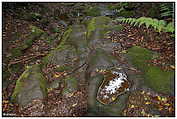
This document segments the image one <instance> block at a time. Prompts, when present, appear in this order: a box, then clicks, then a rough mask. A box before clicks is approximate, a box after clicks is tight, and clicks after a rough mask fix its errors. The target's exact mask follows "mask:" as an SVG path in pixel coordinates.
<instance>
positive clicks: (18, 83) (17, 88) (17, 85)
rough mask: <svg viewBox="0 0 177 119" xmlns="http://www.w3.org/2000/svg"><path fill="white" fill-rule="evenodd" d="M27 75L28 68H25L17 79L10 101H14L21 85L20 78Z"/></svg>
mask: <svg viewBox="0 0 177 119" xmlns="http://www.w3.org/2000/svg"><path fill="white" fill-rule="evenodd" d="M28 76H29V72H28V69H27V70H26V71H24V72H23V74H22V75H21V76H20V78H19V79H18V80H17V82H16V86H15V89H14V92H13V94H12V97H11V100H12V101H16V97H17V95H18V93H19V92H20V91H21V89H22V87H23V81H22V80H23V79H24V78H27V77H28Z"/></svg>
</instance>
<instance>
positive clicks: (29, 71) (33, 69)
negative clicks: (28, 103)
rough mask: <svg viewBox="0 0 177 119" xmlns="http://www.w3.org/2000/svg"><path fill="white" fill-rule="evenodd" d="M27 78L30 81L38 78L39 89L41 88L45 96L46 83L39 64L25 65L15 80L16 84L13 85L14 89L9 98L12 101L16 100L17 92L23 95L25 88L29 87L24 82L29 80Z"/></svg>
mask: <svg viewBox="0 0 177 119" xmlns="http://www.w3.org/2000/svg"><path fill="white" fill-rule="evenodd" d="M29 80H31V81H32V80H33V81H34V80H39V85H40V89H41V90H42V92H43V94H44V96H46V92H47V86H46V85H47V83H46V80H45V77H44V76H43V75H42V73H41V71H40V67H39V65H33V66H28V67H26V70H25V71H24V72H23V74H22V75H21V76H20V78H19V79H18V80H17V82H16V86H15V89H14V92H13V94H12V98H11V99H12V101H17V95H18V94H19V93H21V94H23V95H25V94H24V91H25V89H26V88H29V87H28V86H27V84H26V83H27V82H29ZM33 83H34V82H33ZM34 88H35V87H34ZM31 96H32V94H31Z"/></svg>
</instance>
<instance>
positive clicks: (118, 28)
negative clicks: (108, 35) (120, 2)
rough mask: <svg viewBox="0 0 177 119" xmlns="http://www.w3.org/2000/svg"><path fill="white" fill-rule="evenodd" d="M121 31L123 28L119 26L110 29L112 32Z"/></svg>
mask: <svg viewBox="0 0 177 119" xmlns="http://www.w3.org/2000/svg"><path fill="white" fill-rule="evenodd" d="M123 29H124V27H123V26H122V25H120V24H119V25H116V26H113V27H112V30H114V31H122V30H123Z"/></svg>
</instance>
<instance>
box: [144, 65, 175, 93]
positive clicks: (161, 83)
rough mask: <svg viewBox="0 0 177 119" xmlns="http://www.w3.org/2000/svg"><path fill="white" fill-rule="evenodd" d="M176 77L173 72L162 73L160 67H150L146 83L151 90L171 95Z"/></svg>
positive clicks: (146, 73)
mask: <svg viewBox="0 0 177 119" xmlns="http://www.w3.org/2000/svg"><path fill="white" fill-rule="evenodd" d="M173 76H174V72H172V71H162V70H161V69H160V68H159V67H155V66H150V67H149V68H148V70H147V71H146V72H145V83H146V84H148V85H149V87H150V88H152V89H154V90H156V91H158V92H163V93H167V94H168V93H170V91H171V82H172V81H170V80H172V78H173Z"/></svg>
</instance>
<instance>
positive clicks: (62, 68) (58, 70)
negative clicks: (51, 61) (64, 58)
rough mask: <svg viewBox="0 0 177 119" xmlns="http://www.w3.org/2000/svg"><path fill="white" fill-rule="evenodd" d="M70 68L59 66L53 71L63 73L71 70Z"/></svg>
mask: <svg viewBox="0 0 177 119" xmlns="http://www.w3.org/2000/svg"><path fill="white" fill-rule="evenodd" d="M71 69H72V68H71V67H70V66H60V67H57V68H56V69H55V71H57V72H63V71H67V70H71Z"/></svg>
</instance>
